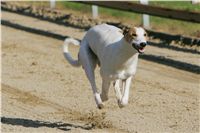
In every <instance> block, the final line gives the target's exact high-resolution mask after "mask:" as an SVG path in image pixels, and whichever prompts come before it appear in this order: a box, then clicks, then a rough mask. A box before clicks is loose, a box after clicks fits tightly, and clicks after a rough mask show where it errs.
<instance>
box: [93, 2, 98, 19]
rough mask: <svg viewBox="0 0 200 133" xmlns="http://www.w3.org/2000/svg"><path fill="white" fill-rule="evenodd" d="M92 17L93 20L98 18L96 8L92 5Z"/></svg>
mask: <svg viewBox="0 0 200 133" xmlns="http://www.w3.org/2000/svg"><path fill="white" fill-rule="evenodd" d="M92 17H93V18H94V19H96V18H98V6H95V5H92Z"/></svg>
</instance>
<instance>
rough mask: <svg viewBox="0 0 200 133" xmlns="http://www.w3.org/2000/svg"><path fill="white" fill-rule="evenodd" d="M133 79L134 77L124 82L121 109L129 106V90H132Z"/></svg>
mask: <svg viewBox="0 0 200 133" xmlns="http://www.w3.org/2000/svg"><path fill="white" fill-rule="evenodd" d="M131 79H132V77H129V78H128V79H126V80H125V81H122V87H123V89H122V90H123V96H122V99H121V101H120V103H118V104H119V107H124V106H125V105H127V104H128V99H129V90H130V85H131Z"/></svg>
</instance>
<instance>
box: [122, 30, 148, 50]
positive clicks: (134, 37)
mask: <svg viewBox="0 0 200 133" xmlns="http://www.w3.org/2000/svg"><path fill="white" fill-rule="evenodd" d="M123 34H124V38H125V40H126V41H127V42H128V43H129V44H131V45H132V46H133V48H135V49H136V50H137V51H138V52H139V53H144V51H145V47H146V45H147V33H146V31H145V30H144V29H143V28H141V27H134V28H125V29H124V30H123Z"/></svg>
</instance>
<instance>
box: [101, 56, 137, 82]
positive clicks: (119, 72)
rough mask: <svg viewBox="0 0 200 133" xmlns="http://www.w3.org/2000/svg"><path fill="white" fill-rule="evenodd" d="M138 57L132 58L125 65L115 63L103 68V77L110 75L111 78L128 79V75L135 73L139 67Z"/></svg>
mask: <svg viewBox="0 0 200 133" xmlns="http://www.w3.org/2000/svg"><path fill="white" fill-rule="evenodd" d="M137 62H138V59H137V58H134V60H133V61H132V60H130V62H127V63H125V64H123V65H120V64H115V63H113V65H109V66H107V67H106V68H108V69H105V68H104V69H102V71H101V74H102V76H103V77H109V79H110V80H115V79H127V78H128V77H130V76H132V75H135V73H136V69H137Z"/></svg>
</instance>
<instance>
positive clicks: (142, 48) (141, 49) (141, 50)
mask: <svg viewBox="0 0 200 133" xmlns="http://www.w3.org/2000/svg"><path fill="white" fill-rule="evenodd" d="M132 46H133V47H134V48H135V49H136V50H137V51H138V52H139V53H140V54H142V53H144V51H145V47H139V46H137V45H136V44H135V43H133V44H132Z"/></svg>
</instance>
